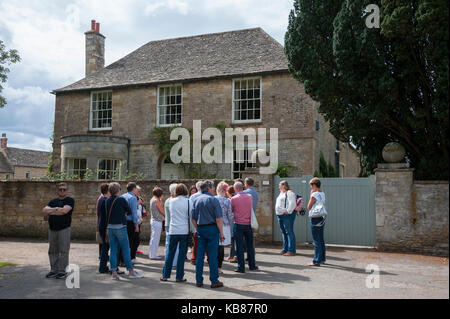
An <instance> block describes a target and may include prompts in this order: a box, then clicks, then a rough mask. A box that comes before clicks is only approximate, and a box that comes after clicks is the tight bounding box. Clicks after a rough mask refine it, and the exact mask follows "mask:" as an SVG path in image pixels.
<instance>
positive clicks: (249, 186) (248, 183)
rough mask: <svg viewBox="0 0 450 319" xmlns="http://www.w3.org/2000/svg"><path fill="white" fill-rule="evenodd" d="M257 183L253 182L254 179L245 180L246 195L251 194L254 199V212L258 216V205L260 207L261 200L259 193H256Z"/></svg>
mask: <svg viewBox="0 0 450 319" xmlns="http://www.w3.org/2000/svg"><path fill="white" fill-rule="evenodd" d="M254 185H255V181H254V180H253V178H250V177H247V178H246V179H245V188H246V189H245V191H244V193H245V194H250V195H252V199H253V210H254V211H255V214H256V205H258V200H259V195H258V192H257V191H256V189H255V187H254Z"/></svg>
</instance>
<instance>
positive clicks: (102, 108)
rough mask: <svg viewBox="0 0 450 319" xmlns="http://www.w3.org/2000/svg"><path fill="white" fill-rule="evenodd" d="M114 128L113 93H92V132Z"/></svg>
mask: <svg viewBox="0 0 450 319" xmlns="http://www.w3.org/2000/svg"><path fill="white" fill-rule="evenodd" d="M111 128H112V91H102V92H92V93H91V121H90V129H91V130H110V129H111Z"/></svg>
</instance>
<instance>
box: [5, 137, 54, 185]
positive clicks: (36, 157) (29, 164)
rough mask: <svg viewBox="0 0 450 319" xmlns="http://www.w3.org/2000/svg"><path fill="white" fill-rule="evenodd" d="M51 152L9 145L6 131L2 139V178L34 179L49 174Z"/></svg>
mask: <svg viewBox="0 0 450 319" xmlns="http://www.w3.org/2000/svg"><path fill="white" fill-rule="evenodd" d="M49 154H50V153H49V152H43V151H35V150H28V149H22V148H15V147H8V138H7V137H6V133H2V137H1V141H0V180H20V179H32V178H33V177H35V178H38V177H43V176H45V175H46V174H47V168H48V157H49Z"/></svg>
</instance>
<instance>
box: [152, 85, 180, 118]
mask: <svg viewBox="0 0 450 319" xmlns="http://www.w3.org/2000/svg"><path fill="white" fill-rule="evenodd" d="M182 97H183V90H182V86H181V84H177V85H165V86H159V87H158V97H157V98H158V106H157V117H158V119H157V123H158V126H172V125H181V111H182V104H183V98H182Z"/></svg>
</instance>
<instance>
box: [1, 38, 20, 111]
mask: <svg viewBox="0 0 450 319" xmlns="http://www.w3.org/2000/svg"><path fill="white" fill-rule="evenodd" d="M19 61H20V57H19V54H18V53H17V50H8V51H7V50H6V48H5V45H4V44H3V41H2V40H0V83H5V82H6V80H7V79H8V75H7V74H8V72H9V68H8V67H7V65H10V64H11V63H16V62H19ZM2 90H3V87H2V85H1V84H0V94H1V93H2ZM5 105H6V99H5V98H4V97H3V96H1V95H0V108H2V107H4V106H5Z"/></svg>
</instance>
